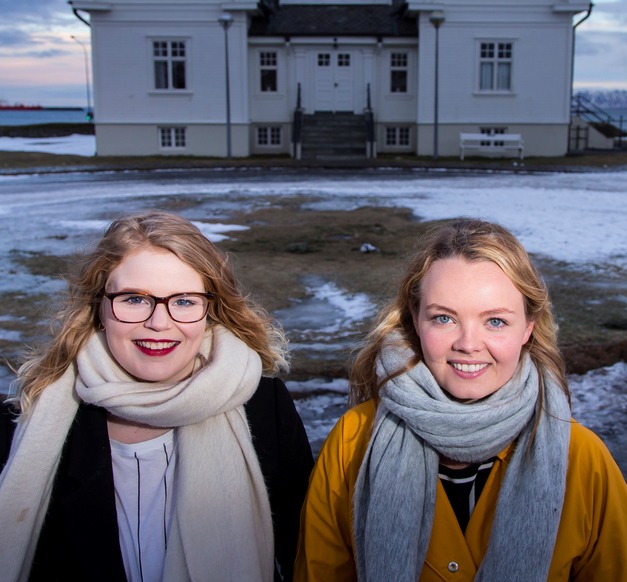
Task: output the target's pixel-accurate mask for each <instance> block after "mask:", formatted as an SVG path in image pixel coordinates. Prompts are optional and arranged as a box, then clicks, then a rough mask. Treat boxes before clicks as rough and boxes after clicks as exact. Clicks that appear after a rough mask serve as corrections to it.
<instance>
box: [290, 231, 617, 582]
mask: <svg viewBox="0 0 627 582" xmlns="http://www.w3.org/2000/svg"><path fill="white" fill-rule="evenodd" d="M350 381H351V395H352V399H353V402H354V404H355V405H356V406H355V407H354V408H352V409H351V410H350V411H349V412H347V413H346V414H345V415H344V416H343V417H342V418H341V419H340V420H339V422H338V423H337V425H336V426H335V428H334V429H333V431H332V432H331V434H330V436H329V437H328V439H327V441H326V443H325V445H324V447H323V449H322V451H321V453H320V456H319V458H318V461H317V463H316V467H315V468H314V472H313V474H312V478H311V483H310V487H309V492H308V494H307V499H306V502H305V505H304V508H303V513H302V517H301V538H300V542H299V550H298V554H297V561H296V570H295V579H296V580H298V581H299V582H303V581H308V582H311V581H320V582H326V581H328V580H333V581H334V582H348V581H353V580H360V581H367V582H380V581H382V580H394V582H416V581H418V580H420V581H421V582H431V581H433V582H435V581H438V582H442V581H443V580H450V581H451V582H462V581H463V582H470V581H472V580H475V581H484V582H496V581H498V582H501V581H511V580H519V581H521V582H522V581H524V582H546V581H547V580H549V581H550V582H566V581H569V580H580V581H584V580H585V581H586V582H591V581H592V582H605V581H607V580H627V486H626V485H625V481H624V479H623V477H622V475H621V472H620V470H619V469H618V467H617V465H616V463H615V462H614V460H613V459H612V457H611V456H610V454H609V452H608V451H607V449H606V448H605V446H604V445H603V443H602V442H601V441H600V440H599V439H598V438H597V437H596V436H595V435H594V434H593V433H591V432H590V431H589V430H587V429H585V428H584V427H582V426H581V425H580V424H578V423H577V422H575V421H573V420H571V416H570V399H569V391H568V387H567V383H566V378H565V373H564V365H563V361H562V356H561V354H560V352H559V350H558V348H557V340H556V326H555V323H554V320H553V316H552V314H551V306H550V302H549V297H548V293H547V290H546V287H545V286H544V284H543V282H542V280H541V278H540V277H539V275H538V273H537V272H536V270H535V269H534V267H533V266H532V264H531V261H530V259H529V256H528V255H527V253H526V252H525V250H524V249H523V247H522V246H521V244H520V243H519V242H518V241H517V240H516V238H515V237H514V236H513V235H512V234H511V233H510V232H508V231H507V230H505V229H504V228H502V227H500V226H498V225H496V224H491V223H487V222H483V221H478V220H458V221H453V222H449V223H445V224H444V225H443V226H439V227H437V228H436V229H434V230H433V231H432V232H431V233H430V234H429V235H428V236H426V237H425V238H424V239H423V240H421V241H420V250H419V252H418V253H417V255H416V257H415V259H414V260H413V261H412V262H411V263H410V264H409V265H408V267H407V270H406V273H405V277H404V279H403V281H402V284H401V285H400V289H399V290H398V293H397V295H396V298H395V299H394V300H393V301H392V302H391V303H390V304H389V305H388V306H387V307H386V308H384V309H383V311H382V312H381V313H380V315H379V317H378V319H377V321H376V323H375V325H374V328H373V330H372V331H371V333H370V334H369V336H368V337H367V339H366V342H365V345H364V346H363V348H362V349H361V351H360V352H359V353H358V355H357V357H356V360H355V362H354V365H353V369H352V375H351V380H350Z"/></svg>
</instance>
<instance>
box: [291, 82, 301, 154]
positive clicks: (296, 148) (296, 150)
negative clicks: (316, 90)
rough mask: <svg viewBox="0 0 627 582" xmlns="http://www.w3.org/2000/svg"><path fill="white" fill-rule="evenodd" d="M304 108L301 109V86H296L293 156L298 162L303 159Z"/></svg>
mask: <svg viewBox="0 0 627 582" xmlns="http://www.w3.org/2000/svg"><path fill="white" fill-rule="evenodd" d="M302 141H303V108H302V107H301V86H300V83H298V84H297V85H296V108H295V109H294V115H293V121H292V156H293V157H294V158H296V159H297V160H300V159H301V157H302V149H303V144H302Z"/></svg>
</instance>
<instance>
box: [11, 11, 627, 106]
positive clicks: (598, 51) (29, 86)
mask: <svg viewBox="0 0 627 582" xmlns="http://www.w3.org/2000/svg"><path fill="white" fill-rule="evenodd" d="M0 15H1V19H0V100H4V101H7V102H9V103H11V104H13V103H24V104H29V105H33V104H36V105H43V106H45V107H54V106H57V107H60V106H85V105H86V104H87V87H86V67H85V53H84V51H83V47H85V50H87V51H89V49H90V36H89V28H88V27H87V26H86V25H85V24H84V23H82V22H81V21H80V20H78V19H77V18H76V17H75V16H74V14H73V13H72V10H71V8H70V6H69V5H68V3H67V1H66V0H0ZM582 16H583V15H582V14H580V15H578V16H576V18H575V21H578V20H579V19H581V17H582ZM72 35H73V36H75V37H76V39H77V40H74V39H72ZM79 43H82V46H81V44H79ZM575 49H576V59H575V89H593V90H594V89H605V90H612V89H623V90H627V0H594V9H593V11H592V15H591V17H590V18H589V19H587V20H586V21H585V22H584V23H583V24H581V26H579V27H578V29H577V36H576V43H575ZM89 67H90V68H91V64H90V65H89ZM89 75H90V76H91V69H90V71H89Z"/></svg>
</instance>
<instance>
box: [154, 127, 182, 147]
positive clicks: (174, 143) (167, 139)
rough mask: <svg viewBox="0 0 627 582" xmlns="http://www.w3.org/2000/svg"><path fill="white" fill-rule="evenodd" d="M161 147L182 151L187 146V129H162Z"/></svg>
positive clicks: (160, 136)
mask: <svg viewBox="0 0 627 582" xmlns="http://www.w3.org/2000/svg"><path fill="white" fill-rule="evenodd" d="M159 145H160V147H161V149H182V148H185V147H186V146H187V128H186V127H160V128H159Z"/></svg>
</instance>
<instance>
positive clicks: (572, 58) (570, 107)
mask: <svg viewBox="0 0 627 582" xmlns="http://www.w3.org/2000/svg"><path fill="white" fill-rule="evenodd" d="M593 7H594V4H593V3H592V2H590V4H589V5H588V11H587V12H586V14H585V15H584V16H583V17H582V18H581V20H580V21H579V22H577V23H575V24H574V26H573V42H572V46H571V55H570V99H569V100H568V133H569V136H568V143H567V144H566V151H567V152H568V151H570V127H571V125H572V123H573V94H574V87H573V85H574V83H575V31H576V29H577V27H578V26H579V25H580V24H583V23H584V22H585V21H586V20H588V18H590V15H591V14H592V8H593Z"/></svg>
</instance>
